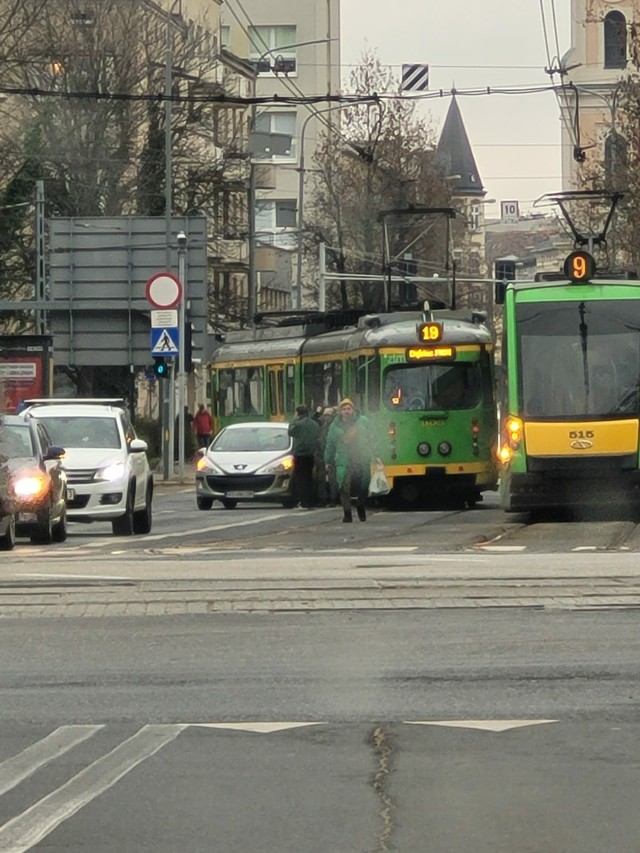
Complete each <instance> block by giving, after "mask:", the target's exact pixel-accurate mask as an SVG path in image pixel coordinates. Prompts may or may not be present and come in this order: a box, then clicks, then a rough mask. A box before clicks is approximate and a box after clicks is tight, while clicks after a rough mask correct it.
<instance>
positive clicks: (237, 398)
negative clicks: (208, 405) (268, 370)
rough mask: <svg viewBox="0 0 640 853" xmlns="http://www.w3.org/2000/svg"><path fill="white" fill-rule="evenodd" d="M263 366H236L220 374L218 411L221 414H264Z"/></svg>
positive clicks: (228, 415)
mask: <svg viewBox="0 0 640 853" xmlns="http://www.w3.org/2000/svg"><path fill="white" fill-rule="evenodd" d="M263 384H264V380H263V372H262V368H259V367H256V368H246V367H242V368H235V369H230V370H223V371H221V372H220V373H219V374H218V411H219V413H220V414H221V415H223V416H226V417H230V416H232V415H264V388H263Z"/></svg>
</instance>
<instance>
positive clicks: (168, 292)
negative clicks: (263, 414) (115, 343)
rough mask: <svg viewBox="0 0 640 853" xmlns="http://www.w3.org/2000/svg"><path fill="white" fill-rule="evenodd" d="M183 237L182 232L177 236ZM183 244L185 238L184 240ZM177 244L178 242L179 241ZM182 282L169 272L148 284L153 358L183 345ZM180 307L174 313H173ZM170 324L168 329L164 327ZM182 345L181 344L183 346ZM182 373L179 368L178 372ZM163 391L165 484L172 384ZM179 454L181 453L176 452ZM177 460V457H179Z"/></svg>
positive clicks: (171, 442) (175, 352)
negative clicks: (181, 343)
mask: <svg viewBox="0 0 640 853" xmlns="http://www.w3.org/2000/svg"><path fill="white" fill-rule="evenodd" d="M180 233H181V234H183V232H182V231H181V232H180ZM185 241H186V238H185ZM178 242H180V241H178ZM183 280H184V278H182V279H181V278H180V277H179V276H175V275H174V274H173V273H172V272H159V273H156V274H155V275H152V276H151V278H150V279H149V280H148V281H147V284H146V287H145V294H146V297H147V301H148V302H149V303H151V305H152V306H153V307H154V308H155V309H156V310H155V311H151V353H152V355H164V356H176V355H178V353H179V351H180V344H179V340H183V341H184V328H183V326H181V322H180V319H179V316H178V315H180V316H184V298H183V297H184V289H183V286H182V281H183ZM176 306H179V310H178V311H177V312H176V311H175V310H174V309H175V308H176ZM165 323H166V324H170V325H165ZM183 345H184V344H183ZM181 369H182V368H181ZM176 381H177V383H178V396H179V406H180V410H179V412H178V416H179V421H178V422H179V424H182V426H181V427H179V433H180V434H181V436H182V437H181V439H180V449H181V451H182V463H181V464H180V476H183V474H184V402H183V398H184V394H182V395H180V380H179V378H178V377H174V382H176ZM169 384H170V385H171V387H170V388H168V389H165V388H164V387H163V385H164V383H160V385H161V388H160V400H161V419H162V424H161V429H162V474H163V479H164V480H168V479H169V477H170V473H171V472H172V471H173V447H174V429H175V423H174V417H173V408H174V404H175V389H174V386H173V384H171V383H169ZM179 452H180V451H179ZM178 459H179V460H180V456H178Z"/></svg>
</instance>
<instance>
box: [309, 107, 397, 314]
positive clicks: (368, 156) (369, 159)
mask: <svg viewBox="0 0 640 853" xmlns="http://www.w3.org/2000/svg"><path fill="white" fill-rule="evenodd" d="M363 103H364V104H367V105H369V104H371V103H375V104H377V105H378V106H380V105H379V103H378V102H377V101H376V100H375V99H374V98H372V99H371V100H366V101H360V103H359V104H353V103H349V104H338V105H337V106H332V107H326V108H325V109H323V110H316V111H315V112H313V113H311V114H310V115H308V116H307V117H306V119H305V120H304V122H303V123H302V130H301V131H300V161H299V163H300V165H299V167H298V171H299V173H300V175H299V178H298V246H297V259H296V266H297V269H296V293H295V300H294V301H295V305H294V308H301V307H302V234H303V231H304V173H305V168H304V139H305V133H306V130H307V125H308V124H309V122H310V121H311V119H312V118H316V117H317V116H319V115H323V114H324V113H330V112H334V111H337V110H346V109H347V108H348V107H354V106H360V105H361V104H363ZM347 144H348V145H349V146H350V147H351V148H353V150H354V151H355V152H356V153H357V154H358V155H359V156H360V157H361V158H362V159H363V160H365V161H366V162H369V163H372V162H373V157H372V155H371V153H370V152H367V151H366V150H365V149H364V148H362V146H360V145H357V144H356V143H355V142H349V141H347Z"/></svg>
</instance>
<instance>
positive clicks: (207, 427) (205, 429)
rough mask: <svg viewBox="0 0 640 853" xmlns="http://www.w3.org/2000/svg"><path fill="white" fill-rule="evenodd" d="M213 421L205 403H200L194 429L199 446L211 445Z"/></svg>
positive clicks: (194, 418) (194, 417)
mask: <svg viewBox="0 0 640 853" xmlns="http://www.w3.org/2000/svg"><path fill="white" fill-rule="evenodd" d="M212 430H213V422H212V420H211V415H210V413H209V412H208V411H207V407H206V406H205V404H204V403H200V405H199V406H198V411H197V412H196V413H195V415H194V416H193V431H194V432H195V434H196V438H197V439H198V447H209V445H210V444H211V432H212Z"/></svg>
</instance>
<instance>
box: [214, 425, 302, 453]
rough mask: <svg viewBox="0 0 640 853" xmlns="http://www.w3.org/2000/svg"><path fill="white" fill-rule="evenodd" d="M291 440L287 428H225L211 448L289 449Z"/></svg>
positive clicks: (251, 450) (242, 450) (226, 451)
mask: <svg viewBox="0 0 640 853" xmlns="http://www.w3.org/2000/svg"><path fill="white" fill-rule="evenodd" d="M289 442H290V439H289V435H288V433H287V430H286V429H272V428H260V427H257V428H256V429H225V430H223V431H222V432H221V433H220V435H218V436H217V438H215V440H214V441H213V444H212V445H211V448H210V449H211V450H212V451H213V452H214V453H215V452H218V453H220V452H222V453H231V452H236V451H241V452H247V453H252V452H258V451H269V450H273V451H278V450H287V449H288V447H289Z"/></svg>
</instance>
